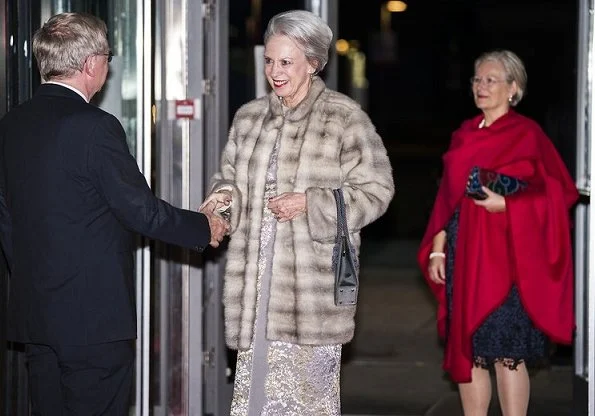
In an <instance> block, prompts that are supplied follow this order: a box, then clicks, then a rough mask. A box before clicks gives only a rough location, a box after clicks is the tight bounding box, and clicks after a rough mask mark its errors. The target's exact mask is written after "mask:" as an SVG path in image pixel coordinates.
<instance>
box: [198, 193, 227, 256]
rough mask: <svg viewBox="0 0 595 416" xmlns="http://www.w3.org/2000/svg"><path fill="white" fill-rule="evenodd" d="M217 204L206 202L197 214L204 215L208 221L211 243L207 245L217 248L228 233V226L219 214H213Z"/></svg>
mask: <svg viewBox="0 0 595 416" xmlns="http://www.w3.org/2000/svg"><path fill="white" fill-rule="evenodd" d="M216 206H217V204H216V202H215V201H211V202H208V203H206V204H203V205H201V208H200V209H199V212H200V213H202V214H204V215H206V217H207V220H208V221H209V228H210V230H211V242H210V243H209V244H210V245H211V246H212V247H219V244H221V241H223V238H224V237H225V236H226V235H227V234H228V233H229V230H230V225H229V222H228V221H226V220H225V219H224V218H223V217H222V216H221V214H219V213H217V212H215V208H216Z"/></svg>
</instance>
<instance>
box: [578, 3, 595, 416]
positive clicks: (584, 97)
mask: <svg viewBox="0 0 595 416" xmlns="http://www.w3.org/2000/svg"><path fill="white" fill-rule="evenodd" d="M593 13H594V10H593V0H579V11H578V20H579V21H578V33H577V35H578V48H579V49H578V62H577V64H578V65H577V68H578V71H577V149H576V150H577V151H576V155H577V158H576V160H577V168H576V180H577V187H578V189H579V192H580V194H581V197H580V200H579V203H578V205H577V208H576V216H575V218H576V228H575V229H576V234H575V266H576V267H575V271H576V279H575V315H576V339H575V351H574V409H573V415H575V416H583V415H588V416H595V278H594V277H593V275H594V273H595V253H594V251H593V249H594V248H595V221H594V220H593V219H595V204H591V203H590V197H591V179H592V178H595V90H594V84H593V83H594V76H595V73H594V71H595V62H594V61H593V60H594V58H595V15H594V14H593Z"/></svg>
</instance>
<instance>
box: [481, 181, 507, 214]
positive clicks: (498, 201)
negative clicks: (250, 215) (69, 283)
mask: <svg viewBox="0 0 595 416" xmlns="http://www.w3.org/2000/svg"><path fill="white" fill-rule="evenodd" d="M481 189H482V190H483V191H484V192H485V193H486V194H487V195H488V197H487V198H486V199H482V200H479V199H474V200H473V202H474V203H475V205H479V206H480V207H484V208H485V209H486V210H487V211H488V212H504V211H506V199H505V198H504V197H503V196H502V195H500V194H497V193H496V192H492V191H491V190H490V189H488V188H486V187H485V186H482V187H481Z"/></svg>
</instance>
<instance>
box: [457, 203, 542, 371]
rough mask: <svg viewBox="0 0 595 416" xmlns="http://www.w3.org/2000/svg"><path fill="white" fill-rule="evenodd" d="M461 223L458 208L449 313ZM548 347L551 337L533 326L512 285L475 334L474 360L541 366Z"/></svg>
mask: <svg viewBox="0 0 595 416" xmlns="http://www.w3.org/2000/svg"><path fill="white" fill-rule="evenodd" d="M458 223H459V212H458V210H457V211H455V213H454V215H453V216H452V218H451V219H450V221H449V223H448V225H447V226H446V235H447V237H446V245H447V247H446V250H447V255H446V259H447V262H446V299H447V305H448V313H449V315H450V312H451V311H452V294H453V273H454V264H455V263H454V262H455V247H456V241H457V233H458ZM447 334H448V330H447ZM446 342H448V335H447V340H446ZM547 348H548V339H547V337H546V336H545V334H544V333H543V332H541V331H540V330H539V329H537V328H535V326H534V325H533V323H532V321H531V319H530V318H529V316H528V315H527V312H526V311H525V308H524V307H523V305H522V303H521V299H520V296H519V292H518V289H517V287H516V286H513V287H512V289H511V290H510V292H509V294H508V297H507V298H506V300H505V302H504V303H503V304H502V305H501V306H500V307H498V308H497V309H496V310H495V311H494V312H492V313H491V314H490V315H489V316H488V317H487V318H486V320H485V321H484V322H483V323H482V324H481V325H480V327H479V328H477V330H476V331H475V333H474V334H473V359H474V364H475V366H477V367H483V368H489V367H491V366H492V365H493V364H494V363H495V362H501V363H503V364H504V365H506V366H507V367H508V368H510V369H515V368H516V367H517V366H518V365H519V364H520V363H522V362H524V363H526V364H527V365H529V366H531V365H537V364H540V363H541V362H543V360H544V359H545V356H546V353H547Z"/></svg>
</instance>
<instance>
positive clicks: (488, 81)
mask: <svg viewBox="0 0 595 416" xmlns="http://www.w3.org/2000/svg"><path fill="white" fill-rule="evenodd" d="M469 81H470V82H471V85H473V86H476V85H481V84H485V85H486V86H487V87H488V88H490V87H493V86H494V85H496V84H498V83H500V82H506V80H505V79H498V78H494V77H487V78H482V77H471V79H470V80H469Z"/></svg>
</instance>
